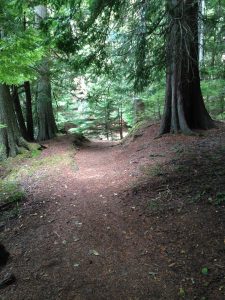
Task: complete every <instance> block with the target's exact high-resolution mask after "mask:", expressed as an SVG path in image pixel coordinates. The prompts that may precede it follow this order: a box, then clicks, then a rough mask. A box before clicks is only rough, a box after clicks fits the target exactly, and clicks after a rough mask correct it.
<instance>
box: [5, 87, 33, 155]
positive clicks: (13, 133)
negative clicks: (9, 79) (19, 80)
mask: <svg viewBox="0 0 225 300" xmlns="http://www.w3.org/2000/svg"><path fill="white" fill-rule="evenodd" d="M0 124H1V125H5V127H4V128H0V160H4V159H6V158H7V157H9V156H16V155H17V154H18V153H19V147H25V148H27V149H29V145H28V144H27V143H26V141H25V140H24V139H23V137H22V135H21V133H20V130H19V127H18V124H17V122H16V115H15V112H14V108H13V101H12V97H11V95H10V89H9V86H8V85H6V84H0Z"/></svg>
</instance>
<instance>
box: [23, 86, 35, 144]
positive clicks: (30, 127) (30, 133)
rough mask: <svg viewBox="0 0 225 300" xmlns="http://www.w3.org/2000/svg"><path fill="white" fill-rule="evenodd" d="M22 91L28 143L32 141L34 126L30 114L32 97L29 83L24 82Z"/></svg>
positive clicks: (31, 113)
mask: <svg viewBox="0 0 225 300" xmlns="http://www.w3.org/2000/svg"><path fill="white" fill-rule="evenodd" d="M24 90H25V95H26V122H27V138H28V140H29V141H33V140H34V124H33V112H32V97H31V89H30V82H29V81H25V82H24Z"/></svg>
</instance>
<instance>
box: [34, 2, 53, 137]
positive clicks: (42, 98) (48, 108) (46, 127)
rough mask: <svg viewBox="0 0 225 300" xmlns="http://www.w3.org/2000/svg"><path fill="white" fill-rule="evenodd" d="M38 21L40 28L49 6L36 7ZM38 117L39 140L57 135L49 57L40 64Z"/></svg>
mask: <svg viewBox="0 0 225 300" xmlns="http://www.w3.org/2000/svg"><path fill="white" fill-rule="evenodd" d="M35 13H36V23H37V26H38V27H39V28H40V26H41V22H42V20H44V19H46V18H47V7H46V6H44V5H38V6H36V7H35ZM37 118H38V136H37V139H38V140H39V141H43V140H48V139H51V138H53V137H55V136H56V133H57V126H56V122H55V117H54V113H53V107H52V93H51V80H50V67H49V59H48V58H47V57H46V58H44V59H43V61H42V62H41V64H40V66H39V78H38V82H37Z"/></svg>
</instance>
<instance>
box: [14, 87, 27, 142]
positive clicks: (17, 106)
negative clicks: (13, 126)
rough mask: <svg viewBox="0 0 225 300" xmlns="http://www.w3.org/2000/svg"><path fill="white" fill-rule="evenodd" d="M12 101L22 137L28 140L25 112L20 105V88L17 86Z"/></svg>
mask: <svg viewBox="0 0 225 300" xmlns="http://www.w3.org/2000/svg"><path fill="white" fill-rule="evenodd" d="M12 99H13V104H14V109H15V113H16V117H17V121H18V125H19V128H20V132H21V134H22V137H23V138H25V139H27V128H26V125H25V121H24V117H23V112H22V108H21V104H20V98H19V94H18V88H17V87H16V86H13V87H12Z"/></svg>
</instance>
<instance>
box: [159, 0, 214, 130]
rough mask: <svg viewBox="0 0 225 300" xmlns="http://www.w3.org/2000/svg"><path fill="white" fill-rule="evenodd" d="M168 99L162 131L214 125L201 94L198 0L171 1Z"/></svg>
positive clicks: (166, 100)
mask: <svg viewBox="0 0 225 300" xmlns="http://www.w3.org/2000/svg"><path fill="white" fill-rule="evenodd" d="M168 12H169V16H170V24H171V28H170V33H169V37H168V46H167V47H168V49H167V56H168V68H167V81H166V99H165V108H164V116H163V118H162V122H161V128H160V134H164V133H168V132H171V133H178V132H182V133H185V134H193V131H192V129H209V128H212V127H214V123H213V120H212V119H211V117H210V116H209V114H208V112H207V110H206V108H205V105H204V101H203V97H202V93H201V88H200V78H199V67H198V0H187V1H179V0H174V1H172V2H171V1H169V0H168Z"/></svg>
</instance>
